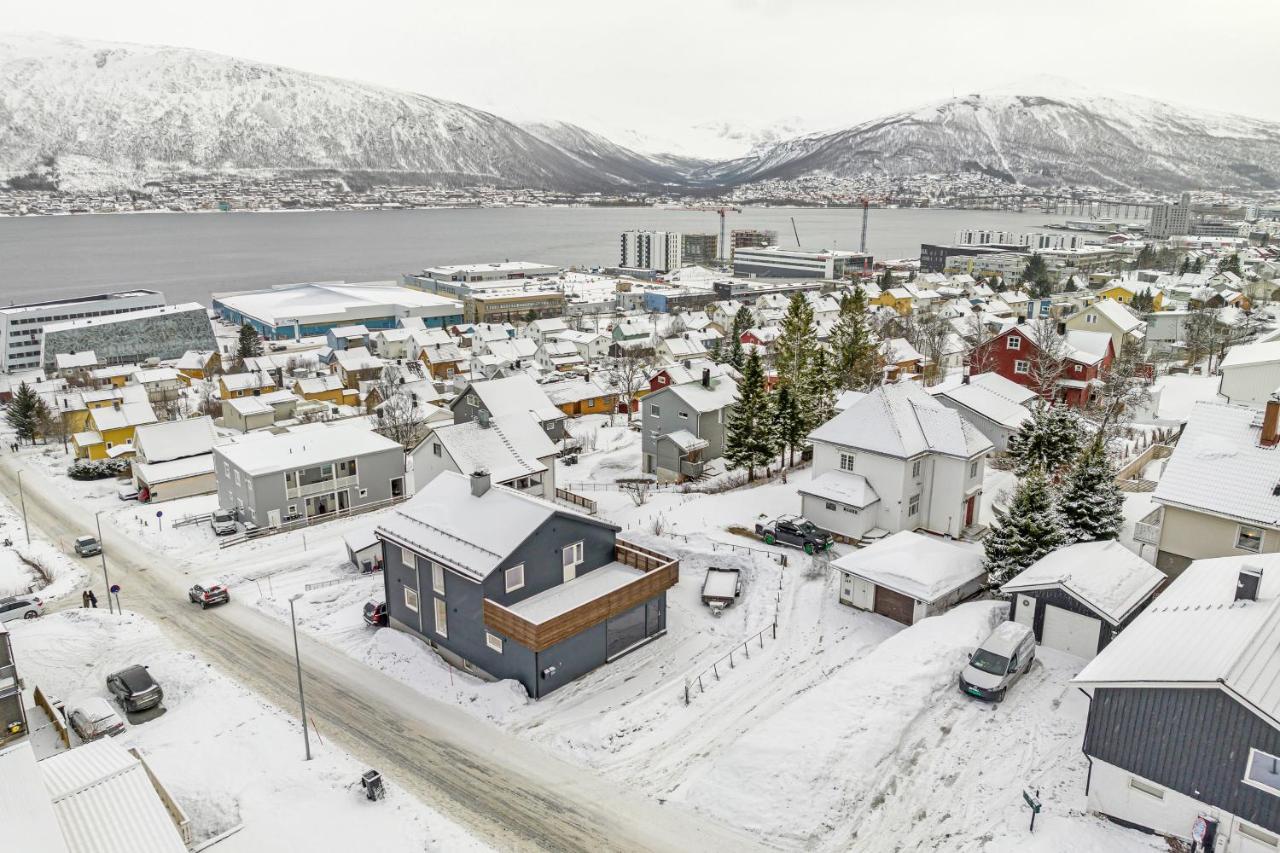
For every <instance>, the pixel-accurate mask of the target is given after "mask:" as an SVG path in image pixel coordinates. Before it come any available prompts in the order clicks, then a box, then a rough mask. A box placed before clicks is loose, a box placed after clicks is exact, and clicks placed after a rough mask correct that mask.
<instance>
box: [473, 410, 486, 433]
mask: <svg viewBox="0 0 1280 853" xmlns="http://www.w3.org/2000/svg"><path fill="white" fill-rule="evenodd" d="M476 422H477V423H479V424H480V429H488V428H489V410H488V409H477V410H476Z"/></svg>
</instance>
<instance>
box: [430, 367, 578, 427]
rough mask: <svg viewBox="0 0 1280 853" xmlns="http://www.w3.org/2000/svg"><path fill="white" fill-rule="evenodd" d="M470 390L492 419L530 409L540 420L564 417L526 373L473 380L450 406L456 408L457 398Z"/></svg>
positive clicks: (459, 398)
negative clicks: (500, 377)
mask: <svg viewBox="0 0 1280 853" xmlns="http://www.w3.org/2000/svg"><path fill="white" fill-rule="evenodd" d="M469 393H474V394H475V395H476V396H477V397H478V398H479V399H480V404H481V405H482V406H483V407H484V409H485V410H486V411H487V412H488V413H489V414H490V415H491V416H492V417H494V418H500V417H504V416H506V415H510V414H514V413H518V412H533V413H534V415H535V416H536V417H537V418H538V420H541V421H552V420H558V419H560V418H563V417H566V415H565V413H564V412H562V411H560V410H559V409H558V408H556V406H555V404H553V403H552V402H551V401H550V400H548V399H547V395H546V394H544V393H542V389H541V388H540V387H538V383H537V382H534V381H533V377H531V376H529V375H528V374H526V373H517V374H516V375H515V376H506V377H503V378H502V379H482V380H480V381H478V382H472V383H470V384H469V385H467V387H466V388H465V389H464V390H463V392H462V393H461V394H459V395H458V397H457V399H455V400H454V401H453V402H452V403H451V404H450V406H449V407H450V408H451V409H452V408H455V407H456V406H457V405H458V401H459V400H462V399H463V398H465V397H466V395H467V394H469Z"/></svg>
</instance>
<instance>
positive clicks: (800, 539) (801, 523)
mask: <svg viewBox="0 0 1280 853" xmlns="http://www.w3.org/2000/svg"><path fill="white" fill-rule="evenodd" d="M756 535H757V536H759V537H760V538H761V539H763V540H764V543H765V544H766V545H790V546H791V547H793V548H801V549H803V550H804V552H805V553H806V554H816V553H817V552H819V551H827V550H829V549H830V548H831V545H832V540H831V534H830V533H827V532H825V531H822V530H819V529H818V528H817V526H816V525H815V524H814V523H813V522H812V521H810V520H809V519H807V518H805V517H804V516H801V515H783V516H780V517H778V518H775V519H774V520H773V521H767V522H765V523H764V524H757V525H756Z"/></svg>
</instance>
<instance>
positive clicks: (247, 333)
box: [236, 323, 262, 363]
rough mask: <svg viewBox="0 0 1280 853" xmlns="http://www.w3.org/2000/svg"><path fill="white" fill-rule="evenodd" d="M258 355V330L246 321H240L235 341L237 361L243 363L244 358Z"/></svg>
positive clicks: (259, 351)
mask: <svg viewBox="0 0 1280 853" xmlns="http://www.w3.org/2000/svg"><path fill="white" fill-rule="evenodd" d="M260 355H262V338H260V337H258V330H257V329H255V328H254V327H253V326H250V325H249V324H248V323H242V324H241V325H240V334H239V337H238V339H237V342H236V359H237V361H239V362H241V363H243V362H244V360H245V359H246V358H255V357H257V356H260Z"/></svg>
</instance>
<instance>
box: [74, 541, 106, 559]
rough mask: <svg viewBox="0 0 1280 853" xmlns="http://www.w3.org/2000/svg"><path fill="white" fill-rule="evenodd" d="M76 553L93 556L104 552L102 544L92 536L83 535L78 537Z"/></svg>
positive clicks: (82, 555)
mask: <svg viewBox="0 0 1280 853" xmlns="http://www.w3.org/2000/svg"><path fill="white" fill-rule="evenodd" d="M76 553H77V554H79V555H80V556H81V557H92V556H93V555H94V554H101V553H102V545H101V544H100V543H99V542H98V540H97V539H95V538H94V537H92V536H81V537H79V538H77V539H76Z"/></svg>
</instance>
